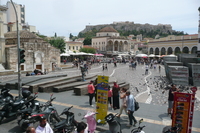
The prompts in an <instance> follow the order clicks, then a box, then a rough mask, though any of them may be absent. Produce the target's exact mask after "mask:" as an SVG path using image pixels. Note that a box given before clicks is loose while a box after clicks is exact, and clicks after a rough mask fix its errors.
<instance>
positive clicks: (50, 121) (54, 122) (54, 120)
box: [48, 114, 57, 127]
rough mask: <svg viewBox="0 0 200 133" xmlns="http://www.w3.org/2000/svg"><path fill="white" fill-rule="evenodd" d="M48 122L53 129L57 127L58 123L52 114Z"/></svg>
mask: <svg viewBox="0 0 200 133" xmlns="http://www.w3.org/2000/svg"><path fill="white" fill-rule="evenodd" d="M48 122H49V125H50V126H51V127H53V125H55V124H56V123H57V121H56V119H55V118H54V116H53V115H52V114H50V115H49V117H48Z"/></svg>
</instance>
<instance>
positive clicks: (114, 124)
mask: <svg viewBox="0 0 200 133" xmlns="http://www.w3.org/2000/svg"><path fill="white" fill-rule="evenodd" d="M117 115H118V114H116V115H113V114H112V113H110V114H108V115H107V116H106V117H105V120H106V122H107V123H108V125H109V130H110V132H111V133H122V130H121V124H120V123H119V122H118V121H117V120H116V119H115V117H116V116H117Z"/></svg>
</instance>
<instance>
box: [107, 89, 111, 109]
mask: <svg viewBox="0 0 200 133" xmlns="http://www.w3.org/2000/svg"><path fill="white" fill-rule="evenodd" d="M111 97H112V90H111V89H110V86H108V104H109V103H110V107H111V109H112V101H111Z"/></svg>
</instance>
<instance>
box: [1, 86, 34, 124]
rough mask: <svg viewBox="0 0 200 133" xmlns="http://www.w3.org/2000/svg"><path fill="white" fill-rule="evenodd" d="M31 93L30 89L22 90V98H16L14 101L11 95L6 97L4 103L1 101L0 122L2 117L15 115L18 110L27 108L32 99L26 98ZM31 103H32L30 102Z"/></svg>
mask: <svg viewBox="0 0 200 133" xmlns="http://www.w3.org/2000/svg"><path fill="white" fill-rule="evenodd" d="M30 95H31V92H30V91H27V90H25V91H23V92H22V96H23V97H22V98H21V99H18V100H16V101H15V102H14V101H13V99H12V98H11V97H6V100H5V102H4V103H2V104H3V105H2V108H1V109H0V123H1V122H2V120H3V118H9V117H14V116H16V115H17V113H18V111H19V110H22V109H25V108H27V107H28V106H29V105H30V103H31V102H33V101H32V100H33V99H27V98H28V97H29V96H30ZM32 105H33V104H32Z"/></svg>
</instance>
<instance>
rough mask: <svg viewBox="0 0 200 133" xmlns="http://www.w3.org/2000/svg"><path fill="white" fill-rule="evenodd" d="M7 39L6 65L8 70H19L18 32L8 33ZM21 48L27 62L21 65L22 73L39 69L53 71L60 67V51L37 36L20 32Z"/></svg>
mask: <svg viewBox="0 0 200 133" xmlns="http://www.w3.org/2000/svg"><path fill="white" fill-rule="evenodd" d="M4 37H5V63H3V65H4V67H5V69H7V70H13V71H17V70H18V65H17V64H18V58H17V57H18V56H17V32H16V31H12V32H7V33H5V34H4ZM20 48H21V49H24V50H25V53H24V54H25V60H26V61H25V62H24V63H22V64H21V71H33V70H34V69H39V70H41V71H42V72H44V71H53V70H54V69H55V68H56V67H59V66H60V50H59V49H57V48H55V47H53V46H51V44H49V43H48V42H46V41H44V40H43V39H42V38H40V37H38V36H37V35H35V34H33V33H31V32H29V31H26V30H23V31H20Z"/></svg>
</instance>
